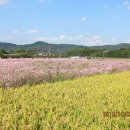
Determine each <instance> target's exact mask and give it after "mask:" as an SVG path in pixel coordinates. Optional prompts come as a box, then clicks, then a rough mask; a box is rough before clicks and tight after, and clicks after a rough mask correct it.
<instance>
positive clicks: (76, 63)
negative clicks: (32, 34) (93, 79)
mask: <svg viewBox="0 0 130 130" xmlns="http://www.w3.org/2000/svg"><path fill="white" fill-rule="evenodd" d="M129 70H130V60H128V59H122V60H121V59H91V60H90V59H85V58H83V59H70V58H66V59H63V58H58V59H1V60H0V86H2V87H16V86H17V87H18V86H22V85H25V84H29V85H34V84H39V83H45V82H54V81H59V80H60V81H61V80H67V79H75V78H78V77H88V76H90V75H94V74H103V73H112V72H122V71H129Z"/></svg>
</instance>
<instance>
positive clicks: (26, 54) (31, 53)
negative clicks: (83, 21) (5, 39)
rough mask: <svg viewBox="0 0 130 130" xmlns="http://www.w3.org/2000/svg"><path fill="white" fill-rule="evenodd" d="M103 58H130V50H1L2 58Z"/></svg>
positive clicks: (0, 56)
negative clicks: (59, 51) (49, 51)
mask: <svg viewBox="0 0 130 130" xmlns="http://www.w3.org/2000/svg"><path fill="white" fill-rule="evenodd" d="M72 56H79V57H103V58H105V57H106V58H107V57H110V58H130V49H129V48H121V49H118V50H111V51H106V50H104V49H92V48H77V49H72V50H70V51H68V52H66V53H64V54H51V53H47V52H37V51H36V50H25V49H21V48H20V49H16V50H15V51H6V50H4V49H0V58H34V57H72Z"/></svg>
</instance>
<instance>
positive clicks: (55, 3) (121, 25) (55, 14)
mask: <svg viewBox="0 0 130 130" xmlns="http://www.w3.org/2000/svg"><path fill="white" fill-rule="evenodd" d="M36 41H45V42H49V43H55V44H77V45H85V46H93V45H106V44H118V43H122V42H127V43H130V0H0V42H10V43H15V44H30V43H33V42H36Z"/></svg>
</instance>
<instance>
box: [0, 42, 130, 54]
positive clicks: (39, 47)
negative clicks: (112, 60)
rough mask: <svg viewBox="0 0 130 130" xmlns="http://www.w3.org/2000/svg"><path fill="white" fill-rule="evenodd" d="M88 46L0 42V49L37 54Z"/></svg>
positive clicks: (100, 47) (124, 46)
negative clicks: (31, 51) (27, 51)
mask: <svg viewBox="0 0 130 130" xmlns="http://www.w3.org/2000/svg"><path fill="white" fill-rule="evenodd" d="M86 47H87V46H82V45H70V44H50V43H47V42H43V41H38V42H35V43H32V44H25V45H16V44H13V43H5V42H0V48H1V49H5V50H6V51H14V50H16V49H18V48H22V49H25V50H35V51H37V52H46V51H47V52H48V51H50V52H52V53H57V54H61V53H65V52H67V51H70V50H72V49H76V48H86ZM87 48H94V49H103V50H108V51H110V50H117V49H121V48H130V44H128V43H120V44H117V45H104V46H91V47H87Z"/></svg>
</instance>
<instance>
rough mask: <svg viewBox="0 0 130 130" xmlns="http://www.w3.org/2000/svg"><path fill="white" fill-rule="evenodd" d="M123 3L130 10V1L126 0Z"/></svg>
mask: <svg viewBox="0 0 130 130" xmlns="http://www.w3.org/2000/svg"><path fill="white" fill-rule="evenodd" d="M123 5H124V6H125V7H127V9H128V10H130V2H129V1H128V0H124V2H123Z"/></svg>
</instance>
